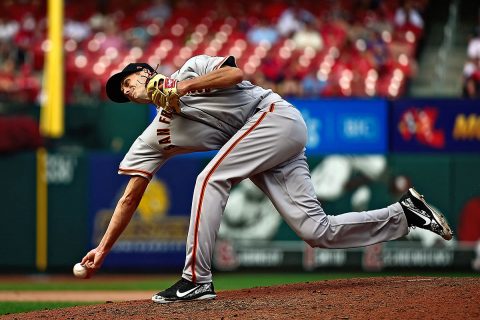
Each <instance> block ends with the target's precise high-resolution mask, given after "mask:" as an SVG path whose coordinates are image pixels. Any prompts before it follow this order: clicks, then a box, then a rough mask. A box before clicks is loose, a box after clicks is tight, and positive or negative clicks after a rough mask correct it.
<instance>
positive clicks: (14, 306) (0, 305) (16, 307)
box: [0, 301, 93, 315]
mask: <svg viewBox="0 0 480 320" xmlns="http://www.w3.org/2000/svg"><path fill="white" fill-rule="evenodd" d="M89 304H93V303H89V302H1V301H0V315H5V314H10V313H19V312H29V311H35V310H51V309H59V308H67V307H74V306H82V305H89Z"/></svg>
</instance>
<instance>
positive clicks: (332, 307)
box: [0, 277, 480, 320]
mask: <svg viewBox="0 0 480 320" xmlns="http://www.w3.org/2000/svg"><path fill="white" fill-rule="evenodd" d="M0 318H2V319H95V320H96V319H115V320H123V319H193V320H198V319H289V320H293V319H302V320H307V319H480V278H436V277H386V278H361V279H348V280H326V281H319V282H306V283H298V284H292V285H281V286H273V287H259V288H253V289H244V290H237V291H223V292H219V293H218V297H217V299H216V300H212V301H195V302H186V303H171V304H165V305H162V304H155V303H153V302H151V301H149V300H135V301H126V302H115V303H104V304H100V305H94V306H81V307H72V308H65V309H57V310H44V311H35V312H29V313H19V314H11V315H7V316H4V317H0Z"/></svg>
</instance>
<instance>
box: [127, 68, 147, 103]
mask: <svg viewBox="0 0 480 320" xmlns="http://www.w3.org/2000/svg"><path fill="white" fill-rule="evenodd" d="M146 79H147V78H146V70H143V71H139V72H136V73H132V74H130V75H128V76H126V77H125V78H124V79H123V81H122V84H121V86H122V92H123V94H124V95H125V96H126V97H127V98H128V99H129V100H130V101H132V102H136V103H148V102H150V99H149V98H148V95H147V89H146V88H145V81H146Z"/></svg>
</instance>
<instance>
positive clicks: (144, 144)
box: [82, 55, 452, 303]
mask: <svg viewBox="0 0 480 320" xmlns="http://www.w3.org/2000/svg"><path fill="white" fill-rule="evenodd" d="M106 91H107V95H108V97H109V98H110V99H111V100H113V101H115V102H120V103H121V102H128V101H132V102H137V103H154V104H155V105H157V106H158V114H157V116H156V117H155V119H154V120H153V121H152V123H151V124H150V125H149V126H148V127H147V128H146V129H145V131H144V132H143V133H142V134H141V135H140V136H139V137H138V138H137V140H136V141H135V142H134V143H133V144H132V146H131V148H130V150H129V151H128V153H127V154H126V155H125V158H124V159H123V160H122V162H121V163H120V167H119V169H118V172H119V174H125V175H129V176H131V178H130V181H129V183H128V185H127V188H126V190H125V192H124V194H123V196H122V197H121V199H120V200H119V201H118V204H117V206H116V208H115V211H114V214H113V216H112V218H111V221H110V223H109V226H108V228H107V230H106V232H105V234H104V236H103V238H102V240H101V241H100V243H99V244H98V246H97V247H96V248H94V249H92V250H91V251H90V252H88V253H87V254H86V255H85V257H84V258H83V259H82V264H84V265H85V266H86V267H87V268H88V269H89V271H90V272H93V271H95V270H96V269H98V268H100V266H101V265H102V262H103V261H104V259H105V257H106V255H107V254H108V252H109V251H110V250H111V248H112V246H113V245H114V243H115V241H116V240H117V239H118V237H119V236H120V234H121V233H122V231H123V230H124V229H125V227H126V226H127V224H128V223H129V221H130V219H131V217H132V215H133V213H134V212H135V210H136V208H137V205H138V204H139V202H140V200H141V198H142V196H143V193H144V191H145V188H146V187H147V184H148V183H149V181H150V179H151V178H152V176H153V175H154V174H155V172H156V171H157V170H159V169H160V167H161V166H162V165H163V164H164V163H165V161H167V160H168V159H169V158H170V157H172V156H174V155H176V154H181V153H188V152H195V151H204V150H218V153H217V154H216V156H215V157H214V158H213V159H212V160H211V161H210V162H209V163H208V165H207V166H206V167H205V169H204V170H203V171H202V172H201V173H200V174H199V175H198V177H197V180H196V184H195V189H194V194H193V199H192V208H191V217H190V227H189V231H188V236H187V247H186V259H185V267H184V269H183V273H182V277H181V279H180V280H179V281H178V282H177V283H175V284H174V285H173V286H171V287H170V288H168V289H166V290H164V291H161V292H159V293H157V294H155V295H153V297H152V300H153V301H154V302H157V303H168V302H175V301H188V300H202V299H213V298H215V297H216V293H215V290H214V286H213V281H212V272H211V262H212V254H213V248H214V244H215V238H216V235H217V232H218V230H219V227H220V221H221V218H222V213H223V210H224V208H225V205H226V203H227V200H228V196H229V193H230V190H231V188H232V186H234V185H235V184H237V183H239V182H240V181H242V180H243V179H247V178H248V179H250V180H251V181H252V182H253V183H255V184H256V185H257V186H258V187H259V188H260V189H261V190H262V191H263V192H264V193H265V194H266V195H267V196H268V197H269V198H270V200H271V201H272V203H273V204H274V206H275V208H276V209H277V211H278V212H279V213H280V215H281V216H282V217H283V219H284V220H285V221H286V222H287V223H288V225H289V226H290V227H291V228H292V229H293V230H294V231H295V232H296V233H297V235H298V236H299V237H300V238H302V239H303V240H304V241H306V242H307V243H308V244H309V245H310V246H312V247H321V248H349V247H359V246H367V245H371V244H374V243H378V242H382V241H388V240H393V239H397V238H400V237H402V236H405V235H406V234H407V233H408V232H409V227H419V228H424V229H427V230H430V231H432V232H434V233H436V234H438V235H440V236H442V237H443V238H444V239H447V240H449V239H451V238H452V231H451V229H450V227H449V225H448V223H447V222H446V220H445V218H444V217H443V216H442V215H441V214H440V213H439V212H438V211H436V210H435V209H433V208H432V207H431V206H430V205H429V204H428V203H427V202H426V201H425V200H424V199H423V196H421V195H420V194H419V193H417V192H416V191H415V190H414V189H410V190H409V191H408V192H407V193H406V194H405V195H403V197H402V198H401V199H400V201H399V202H397V203H394V204H392V205H390V206H388V207H386V208H382V209H378V210H372V211H366V212H349V213H345V214H341V215H336V216H331V215H327V214H326V213H325V212H324V211H323V209H322V207H321V205H320V203H319V201H318V200H317V197H316V195H315V191H314V188H313V186H312V182H311V179H310V172H309V169H308V165H307V161H306V157H305V143H306V139H307V129H306V126H305V122H304V121H303V119H302V116H301V114H300V112H299V111H298V110H297V109H296V108H295V107H294V106H292V105H291V104H290V103H288V102H287V101H285V100H284V99H283V98H282V97H281V96H279V95H278V94H276V93H275V92H273V91H272V90H269V89H264V88H261V87H259V86H256V85H253V84H252V83H250V82H248V81H245V80H243V72H242V70H240V69H239V68H238V67H237V66H236V63H235V58H234V57H232V56H229V57H211V56H207V55H200V56H195V57H192V58H191V59H189V60H188V61H187V62H186V63H185V64H184V65H183V66H182V67H181V68H180V69H179V70H178V71H176V72H175V73H174V74H172V75H171V76H170V77H167V76H165V75H162V74H157V73H156V72H155V70H154V69H153V68H152V67H151V66H149V65H148V64H144V63H132V64H129V65H127V66H126V67H125V68H124V69H123V70H122V71H121V72H119V73H117V74H114V75H113V76H112V77H110V79H109V80H108V82H107V85H106Z"/></svg>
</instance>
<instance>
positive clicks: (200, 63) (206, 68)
mask: <svg viewBox="0 0 480 320" xmlns="http://www.w3.org/2000/svg"><path fill="white" fill-rule="evenodd" d="M223 66H229V67H237V63H236V61H235V57H234V56H227V57H212V56H207V55H199V56H195V57H192V58H190V59H189V60H187V62H185V64H184V65H183V67H182V69H183V68H184V70H182V71H183V72H190V73H194V74H196V75H197V76H201V75H204V74H207V73H209V72H212V71H213V70H217V69H220V68H221V67H223Z"/></svg>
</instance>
